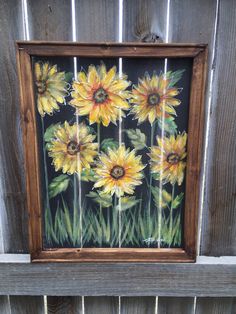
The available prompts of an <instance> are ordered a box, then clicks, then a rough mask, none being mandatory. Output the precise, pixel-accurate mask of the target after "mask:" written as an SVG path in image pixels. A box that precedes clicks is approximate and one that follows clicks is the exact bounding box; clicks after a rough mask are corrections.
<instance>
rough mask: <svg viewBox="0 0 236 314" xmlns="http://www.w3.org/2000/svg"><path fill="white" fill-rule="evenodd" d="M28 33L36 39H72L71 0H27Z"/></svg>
mask: <svg viewBox="0 0 236 314" xmlns="http://www.w3.org/2000/svg"><path fill="white" fill-rule="evenodd" d="M28 6H29V17H30V22H31V23H30V35H31V37H32V38H30V39H35V40H36V39H37V40H59V41H60V40H72V19H71V1H67V0H40V1H34V0H28Z"/></svg>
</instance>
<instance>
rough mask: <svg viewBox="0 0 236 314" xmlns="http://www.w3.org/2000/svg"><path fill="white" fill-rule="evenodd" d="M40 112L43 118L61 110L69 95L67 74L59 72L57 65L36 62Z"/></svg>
mask: <svg viewBox="0 0 236 314" xmlns="http://www.w3.org/2000/svg"><path fill="white" fill-rule="evenodd" d="M34 72H35V84H36V89H37V105H38V111H39V113H40V115H41V116H42V117H44V116H45V113H47V114H52V113H53V111H54V110H59V106H58V103H60V104H63V103H64V98H65V96H66V95H67V85H68V84H67V82H66V81H65V72H58V71H57V65H56V64H55V65H53V66H51V65H50V64H49V63H48V62H46V63H39V62H36V63H35V66H34Z"/></svg>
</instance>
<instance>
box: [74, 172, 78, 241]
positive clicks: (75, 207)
mask: <svg viewBox="0 0 236 314" xmlns="http://www.w3.org/2000/svg"><path fill="white" fill-rule="evenodd" d="M73 194H74V195H73V197H74V199H73V238H74V239H75V233H76V229H77V228H76V221H77V210H78V208H77V174H74V178H73Z"/></svg>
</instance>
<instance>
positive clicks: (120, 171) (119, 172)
mask: <svg viewBox="0 0 236 314" xmlns="http://www.w3.org/2000/svg"><path fill="white" fill-rule="evenodd" d="M124 175H125V169H124V168H123V167H121V166H114V167H113V168H112V169H111V176H112V178H114V179H116V180H118V179H120V178H122V177H123V176H124Z"/></svg>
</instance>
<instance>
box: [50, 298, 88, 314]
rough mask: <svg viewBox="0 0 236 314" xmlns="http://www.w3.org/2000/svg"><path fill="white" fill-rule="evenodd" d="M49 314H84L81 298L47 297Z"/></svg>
mask: <svg viewBox="0 0 236 314" xmlns="http://www.w3.org/2000/svg"><path fill="white" fill-rule="evenodd" d="M47 311H48V314H53V313H56V314H65V313H66V314H82V303H81V298H80V297H63V296H60V297H52V296H48V297H47Z"/></svg>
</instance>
